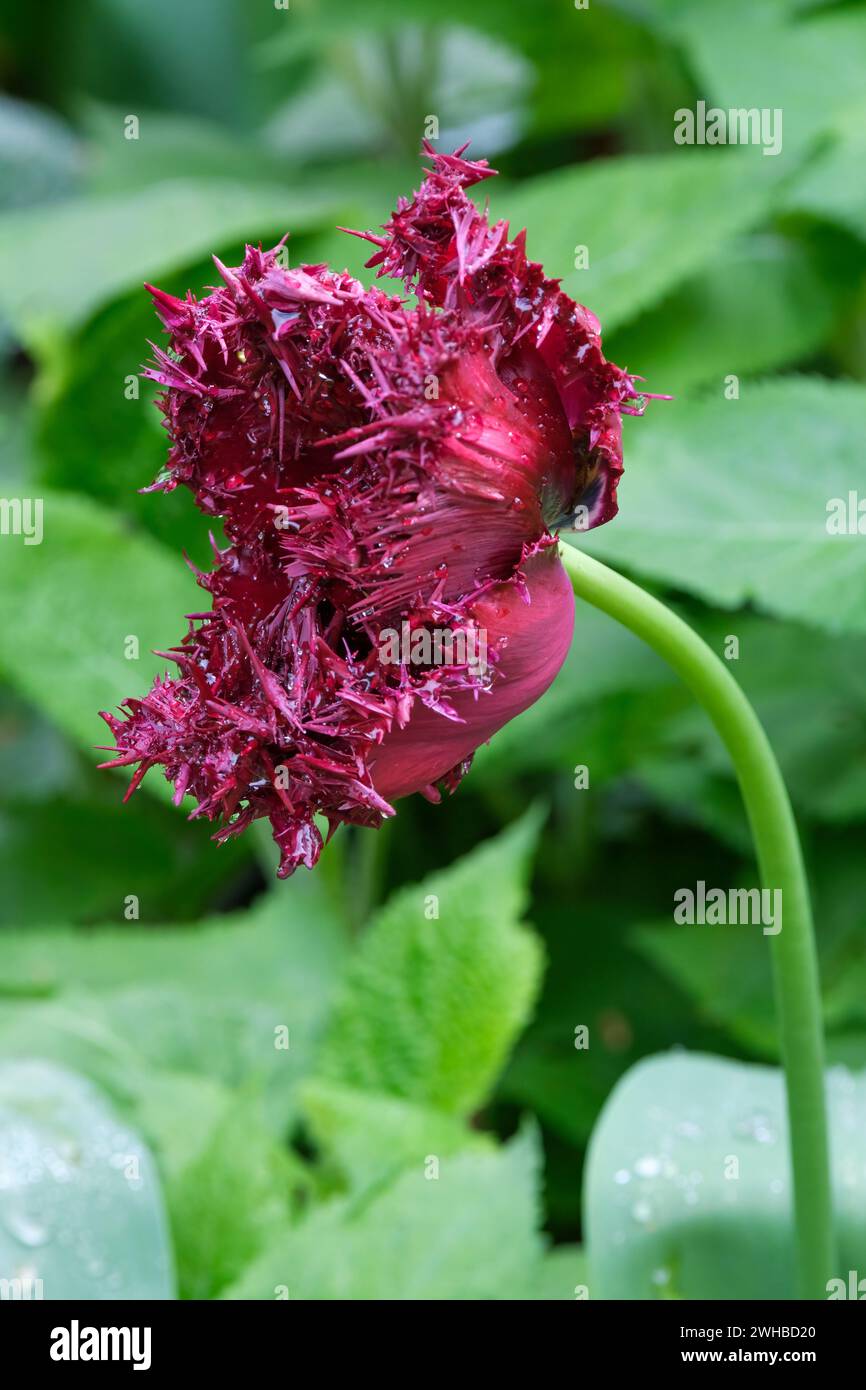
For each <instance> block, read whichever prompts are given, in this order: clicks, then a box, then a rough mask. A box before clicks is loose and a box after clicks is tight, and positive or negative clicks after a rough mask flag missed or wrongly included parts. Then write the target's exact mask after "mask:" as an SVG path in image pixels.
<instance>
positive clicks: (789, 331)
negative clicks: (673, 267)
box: [605, 235, 843, 397]
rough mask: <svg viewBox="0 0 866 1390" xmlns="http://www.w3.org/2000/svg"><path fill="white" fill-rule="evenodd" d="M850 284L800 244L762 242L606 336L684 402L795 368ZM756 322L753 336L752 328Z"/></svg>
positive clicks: (654, 385) (618, 358) (651, 383)
mask: <svg viewBox="0 0 866 1390" xmlns="http://www.w3.org/2000/svg"><path fill="white" fill-rule="evenodd" d="M842 293H843V291H842V286H841V285H839V286H837V285H836V284H835V283H834V281H833V279H832V277H831V276H830V275H829V273H828V272H827V271H825V269H824V267H823V266H821V265H820V264H819V263H818V262H817V260H816V258H815V257H814V256H812V255H810V254H809V252H808V251H807V250H806V249H805V248H804V247H802V246H799V245H798V244H797V243H796V242H791V241H786V240H784V239H783V238H782V237H778V236H770V235H765V236H754V237H751V238H749V239H744V240H743V241H741V242H738V243H736V244H735V245H733V246H732V247H731V248H730V250H729V251H728V252H727V253H726V254H725V255H723V256H722V257H721V258H720V259H719V260H718V262H717V263H716V264H714V265H711V266H710V267H709V268H708V269H706V270H704V271H702V272H701V274H700V275H698V276H696V277H695V278H693V279H691V280H689V281H687V282H686V283H685V284H684V285H681V286H680V287H679V288H678V289H676V290H675V291H674V292H673V293H672V294H671V295H669V296H668V297H667V298H666V299H665V300H663V301H662V303H661V304H659V305H657V306H656V307H655V308H654V309H653V310H652V312H651V313H648V314H645V315H643V316H642V317H641V318H640V319H638V320H637V321H636V322H635V323H633V324H630V325H629V326H628V327H626V328H624V329H621V330H620V331H619V332H618V333H614V334H613V335H612V336H611V337H609V338H608V339H607V340H606V346H605V351H606V353H607V355H608V356H609V357H610V359H611V360H612V361H614V362H619V363H620V365H621V366H624V367H627V368H628V369H629V370H630V371H633V372H638V373H639V374H640V375H641V377H643V378H644V380H645V381H646V383H647V388H648V389H649V390H651V391H661V392H669V393H671V394H672V395H674V396H675V397H679V396H681V395H682V393H683V391H686V390H691V389H692V388H693V387H695V386H703V385H705V384H707V383H710V382H714V383H715V384H716V385H717V386H718V387H719V388H720V389H721V387H722V386H723V385H724V382H725V378H726V377H727V376H729V375H730V374H731V373H734V374H736V375H741V376H745V375H748V374H749V373H753V372H763V371H768V370H770V369H771V368H778V367H782V366H789V365H791V364H792V363H796V362H797V361H800V360H802V359H803V358H805V357H807V356H808V355H809V354H810V353H812V352H814V351H815V350H816V349H817V348H818V347H819V346H820V345H821V344H822V342H823V341H824V339H825V337H826V336H827V334H828V332H829V330H830V328H831V326H832V324H833V321H834V318H835V315H836V313H837V311H838V307H839V304H840V301H841V298H842ZM746 325H748V331H745V327H746Z"/></svg>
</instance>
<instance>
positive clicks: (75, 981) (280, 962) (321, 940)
mask: <svg viewBox="0 0 866 1390" xmlns="http://www.w3.org/2000/svg"><path fill="white" fill-rule="evenodd" d="M343 949H344V943H343V938H342V932H341V929H340V927H339V926H338V924H337V922H336V921H335V919H334V918H333V916H332V915H331V913H330V910H329V908H328V905H327V903H326V901H325V899H324V897H323V895H322V893H321V892H319V891H318V889H317V888H316V884H315V881H314V880H310V881H309V883H308V884H304V885H302V884H301V881H300V880H297V881H293V882H292V884H291V885H281V886H280V891H274V892H273V893H271V894H267V895H266V896H265V897H263V898H262V899H261V900H260V901H259V902H258V903H256V904H255V906H254V907H253V908H251V909H248V910H247V911H246V912H243V913H237V914H235V915H234V916H231V917H227V918H214V919H211V920H209V921H205V922H204V923H202V924H200V925H199V926H197V927H185V928H171V929H168V930H160V929H158V928H141V927H136V926H134V925H132V924H128V925H126V926H124V927H123V928H121V929H117V928H109V927H106V928H96V929H92V930H89V931H87V932H82V931H73V930H66V931H51V930H42V931H39V932H34V931H28V932H20V933H18V932H12V931H9V932H4V934H3V951H2V954H0V999H2V998H3V997H4V996H5V998H6V999H17V1000H20V1001H23V1000H26V999H27V998H28V996H29V997H30V998H31V999H34V1000H39V999H43V1000H44V1001H45V1002H43V1003H41V1004H40V1003H34V1004H32V1005H31V1007H30V1010H29V1012H28V1011H27V1010H25V1009H24V1008H23V1006H22V1005H21V1004H19V1005H17V1006H15V1005H7V1006H6V1007H5V1009H0V1042H2V1050H3V1051H4V1052H8V1051H9V1050H13V1049H14V1050H15V1051H16V1052H18V1053H19V1054H20V1053H21V1052H22V1051H23V1052H27V1051H30V1052H32V1053H34V1054H35V1055H41V1052H40V1049H41V1048H49V1047H50V1048H51V1051H50V1052H49V1053H48V1054H47V1055H51V1056H55V1055H62V1054H63V1050H64V1048H66V1047H68V1046H70V1042H69V1032H70V1030H71V1032H72V1033H73V1034H75V1033H77V1034H78V1035H79V1036H80V1037H82V1038H87V1039H88V1040H89V1039H90V1038H92V1037H93V1036H94V1035H98V1036H99V1037H101V1038H102V1039H103V1040H104V1042H105V1048H102V1047H100V1049H99V1050H98V1051H97V1053H96V1055H95V1057H94V1060H93V1062H92V1063H88V1061H87V1060H86V1058H85V1057H82V1056H79V1057H78V1058H77V1065H78V1066H79V1067H80V1068H81V1069H83V1070H86V1071H88V1072H90V1071H91V1066H92V1068H93V1070H92V1074H93V1075H95V1076H96V1078H97V1079H98V1080H100V1081H102V1082H103V1084H111V1082H107V1081H106V1056H107V1057H108V1058H109V1064H108V1066H107V1070H108V1073H109V1075H110V1076H111V1077H112V1078H113V1084H114V1085H119V1087H120V1090H121V1093H122V1092H123V1091H124V1090H128V1089H129V1088H131V1089H132V1092H133V1094H137V1093H138V1091H139V1090H140V1089H141V1087H142V1086H143V1085H145V1084H146V1078H145V1079H144V1080H142V1076H141V1075H140V1073H141V1072H142V1070H143V1069H144V1068H146V1067H147V1066H155V1067H158V1068H162V1069H171V1070H175V1071H180V1072H190V1073H193V1072H198V1073H199V1074H203V1075H206V1076H211V1077H214V1078H216V1079H219V1080H220V1081H222V1082H224V1083H225V1084H226V1085H228V1086H233V1087H239V1086H241V1085H247V1086H248V1085H251V1084H257V1085H258V1086H259V1087H260V1088H261V1091H262V1093H263V1097H264V1101H265V1104H266V1113H267V1115H268V1117H269V1121H270V1123H271V1126H272V1128H273V1130H274V1131H275V1132H277V1133H282V1132H284V1130H285V1127H286V1125H287V1124H288V1123H289V1120H290V1118H291V1115H292V1113H293V1108H294V1092H295V1088H296V1086H297V1084H298V1082H299V1081H300V1080H301V1079H303V1078H304V1077H305V1076H306V1075H308V1074H309V1071H310V1069H311V1067H312V1060H313V1055H314V1049H315V1044H316V1040H317V1037H318V1035H319V1033H320V1031H321V1028H322V1026H323V1023H324V1019H325V1016H326V1012H327V1009H328V1005H329V1001H330V998H331V996H332V993H333V990H334V987H335V982H336V977H337V973H338V970H339V967H340V963H341V960H342V956H343ZM283 1030H287V1031H285V1032H284V1031H283ZM40 1039H41V1043H40ZM127 1039H129V1040H134V1043H133V1041H129V1042H127V1041H126V1040H127ZM285 1043H287V1044H288V1045H287V1046H285V1045H284V1044H285ZM106 1048H107V1052H106V1050H105V1049H106ZM129 1061H134V1063H135V1065H134V1066H127V1065H126V1063H127V1062H129ZM127 1073H129V1074H128V1075H127Z"/></svg>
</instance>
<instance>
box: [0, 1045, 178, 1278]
mask: <svg viewBox="0 0 866 1390" xmlns="http://www.w3.org/2000/svg"><path fill="white" fill-rule="evenodd" d="M0 1280H4V1281H6V1280H8V1281H12V1282H10V1283H9V1284H7V1283H3V1285H2V1287H3V1289H4V1290H7V1289H8V1290H10V1292H9V1293H8V1294H7V1293H4V1295H3V1296H4V1297H7V1296H8V1297H12V1298H22V1299H23V1298H37V1299H38V1298H45V1299H67V1298H69V1299H76V1300H78V1299H87V1300H96V1299H148V1300H151V1299H170V1298H173V1297H174V1277H173V1273H172V1260H171V1251H170V1244H169V1236H168V1228H167V1223H166V1217H165V1212H164V1209H163V1201H162V1192H161V1189H160V1184H159V1178H158V1176H157V1172H156V1166H155V1163H154V1160H153V1157H152V1156H151V1153H150V1151H149V1149H148V1148H147V1147H146V1145H145V1144H144V1143H143V1141H142V1140H141V1139H140V1138H139V1136H138V1135H137V1134H136V1133H135V1131H134V1130H132V1129H130V1128H129V1127H128V1126H127V1125H126V1124H125V1123H123V1122H122V1121H121V1120H120V1119H118V1117H117V1116H116V1114H115V1113H114V1111H113V1110H112V1109H111V1107H110V1106H109V1104H108V1103H107V1101H106V1100H105V1099H104V1098H103V1096H102V1095H101V1094H100V1092H99V1091H98V1090H97V1089H96V1087H95V1086H93V1085H92V1084H91V1083H90V1082H89V1081H86V1080H85V1079H84V1077H81V1076H79V1075H78V1074H77V1073H76V1072H72V1071H68V1070H67V1069H66V1068H65V1067H58V1066H55V1065H53V1064H51V1063H48V1062H32V1061H13V1062H5V1063H3V1064H2V1065H0Z"/></svg>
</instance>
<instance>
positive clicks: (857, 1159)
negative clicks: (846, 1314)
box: [585, 1053, 866, 1301]
mask: <svg viewBox="0 0 866 1390" xmlns="http://www.w3.org/2000/svg"><path fill="white" fill-rule="evenodd" d="M827 1097H828V1106H829V1118H830V1131H831V1152H832V1162H833V1180H834V1196H835V1213H836V1228H837V1234H838V1238H839V1266H838V1269H837V1270H835V1271H834V1277H841V1278H844V1279H846V1280H847V1272H848V1270H850V1269H858V1268H862V1266H863V1254H864V1249H866V1216H864V1205H863V1197H862V1179H860V1178H858V1176H857V1175H858V1174H860V1173H862V1170H863V1134H864V1127H866V1078H864V1077H863V1076H854V1075H852V1074H851V1073H849V1072H845V1071H843V1070H842V1069H841V1068H835V1069H834V1070H832V1071H831V1072H829V1073H828V1075H827ZM791 1202H792V1193H791V1172H790V1160H789V1154H788V1144H787V1117H786V1109H785V1096H784V1088H783V1083H782V1074H781V1072H780V1071H778V1070H776V1069H774V1068H770V1067H759V1066H752V1065H747V1064H745V1063H742V1062H732V1061H728V1060H727V1059H725V1058H721V1057H710V1056H704V1055H699V1054H692V1055H689V1054H685V1053H671V1054H668V1055H663V1056H658V1057H652V1058H650V1059H648V1060H646V1061H643V1062H641V1063H639V1064H638V1066H636V1067H634V1068H633V1069H632V1070H631V1071H630V1072H629V1073H628V1075H627V1076H626V1077H624V1079H623V1080H622V1081H621V1082H620V1084H619V1085H618V1086H617V1088H616V1090H615V1091H614V1092H613V1095H612V1096H611V1098H610V1100H609V1101H608V1103H607V1105H606V1107H605V1110H604V1112H603V1113H602V1115H601V1118H600V1120H599V1122H598V1125H597V1127H596V1129H595V1131H594V1133H593V1138H592V1143H591V1145H590V1151H589V1161H588V1171H587V1177H586V1187H585V1210H586V1228H587V1248H588V1255H589V1281H588V1282H589V1292H590V1297H591V1298H594V1299H595V1298H619V1299H653V1298H694V1299H730V1298H736V1299H743V1300H746V1301H748V1300H749V1299H759V1300H760V1299H791V1298H796V1297H797V1290H796V1287H795V1270H796V1260H795V1256H794V1233H793V1222H792V1215H791Z"/></svg>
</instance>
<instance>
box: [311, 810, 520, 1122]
mask: <svg viewBox="0 0 866 1390" xmlns="http://www.w3.org/2000/svg"><path fill="white" fill-rule="evenodd" d="M537 832H538V817H537V816H536V815H530V816H527V817H524V819H523V820H522V821H521V822H519V823H518V824H517V825H515V826H513V827H512V828H511V829H510V830H508V831H506V832H505V833H504V834H502V835H500V836H499V837H498V838H497V839H495V840H491V841H489V842H487V843H485V844H483V845H482V846H481V847H480V848H479V849H476V850H474V851H473V852H472V853H471V854H468V855H467V856H466V857H465V858H464V859H461V860H459V861H458V862H457V863H456V864H454V865H452V866H451V867H450V868H449V869H447V870H445V871H444V872H442V873H439V874H435V875H433V876H432V877H430V878H429V879H426V880H425V881H424V882H423V883H421V884H415V885H413V886H412V887H410V888H404V889H401V890H400V891H399V892H398V893H396V894H395V895H394V897H392V898H391V899H390V901H389V902H388V903H387V904H386V906H385V907H384V908H383V909H382V911H381V912H380V913H379V914H378V916H377V917H376V919H375V920H374V921H373V923H372V925H371V926H370V927H369V928H368V930H367V932H366V934H365V936H364V938H363V940H362V941H361V943H360V946H359V948H358V951H357V952H356V954H355V956H354V957H353V959H352V961H351V963H350V965H349V968H348V971H347V975H346V980H345V984H344V986H343V988H342V990H341V992H340V995H339V997H338V1000H337V1003H336V1006H335V1010H334V1018H333V1021H332V1024H331V1026H330V1029H329V1031H328V1035H327V1039H326V1042H325V1045H324V1048H323V1054H322V1061H321V1071H322V1075H323V1076H324V1077H326V1078H327V1079H329V1080H332V1081H340V1082H344V1083H345V1084H347V1085H350V1086H356V1087H360V1088H361V1089H363V1090H371V1091H376V1092H382V1091H384V1092H386V1093H389V1094H391V1095H396V1096H402V1097H403V1098H404V1099H407V1100H413V1101H417V1102H419V1103H421V1104H424V1105H429V1106H432V1107H434V1108H438V1109H440V1110H443V1111H446V1112H449V1113H453V1114H466V1113H468V1112H470V1111H471V1110H472V1109H473V1108H474V1107H475V1106H477V1105H478V1104H479V1103H480V1102H481V1101H482V1100H483V1099H484V1097H485V1096H486V1094H487V1092H488V1091H489V1089H490V1086H491V1085H492V1082H493V1080H494V1078H495V1076H496V1073H497V1071H498V1070H499V1068H500V1067H501V1065H502V1063H503V1062H504V1060H505V1057H506V1055H507V1052H508V1050H509V1048H510V1046H511V1044H512V1043H513V1041H514V1039H515V1038H516V1036H517V1035H518V1033H519V1032H520V1030H521V1028H522V1027H523V1025H524V1023H525V1022H526V1020H527V1018H528V1016H529V1013H530V1010H531V1008H532V1005H533V1002H534V999H535V993H536V989H537V986H538V981H539V976H540V972H541V951H540V947H539V943H538V941H537V939H536V938H535V937H534V936H533V934H532V933H531V932H530V931H528V930H527V929H526V927H524V926H522V925H521V921H520V919H521V915H522V913H523V910H524V908H525V905H526V886H527V879H528V876H529V866H530V859H531V854H532V849H533V845H534V841H535V838H536V835H537Z"/></svg>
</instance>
